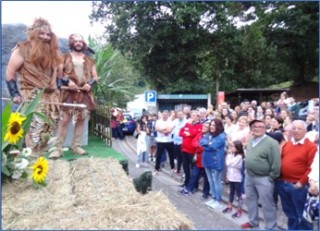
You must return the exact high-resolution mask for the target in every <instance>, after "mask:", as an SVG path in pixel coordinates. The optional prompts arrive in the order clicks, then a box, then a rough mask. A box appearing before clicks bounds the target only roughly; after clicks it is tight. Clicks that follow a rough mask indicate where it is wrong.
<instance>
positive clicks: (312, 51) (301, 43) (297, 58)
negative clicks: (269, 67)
mask: <svg viewBox="0 0 320 231" xmlns="http://www.w3.org/2000/svg"><path fill="white" fill-rule="evenodd" d="M266 11H267V12H266ZM257 13H258V17H259V18H260V20H259V22H258V23H259V24H260V25H263V26H264V30H263V33H264V35H265V37H266V39H267V42H268V44H272V45H273V46H275V47H277V57H278V59H277V60H276V62H278V63H279V62H280V63H282V64H283V67H284V69H285V72H284V73H283V74H284V75H285V77H286V78H287V79H288V80H293V81H294V82H295V84H296V85H299V84H301V83H303V82H306V81H309V80H311V79H313V78H314V77H315V76H318V75H319V68H318V65H319V60H318V58H319V47H318V46H319V2H291V1H288V2H277V3H274V2H272V3H269V2H265V3H259V4H258V5H257Z"/></svg>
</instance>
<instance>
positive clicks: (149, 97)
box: [144, 91, 157, 106]
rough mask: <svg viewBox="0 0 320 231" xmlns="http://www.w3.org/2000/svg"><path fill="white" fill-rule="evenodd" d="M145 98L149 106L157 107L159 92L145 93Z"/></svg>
mask: <svg viewBox="0 0 320 231" xmlns="http://www.w3.org/2000/svg"><path fill="white" fill-rule="evenodd" d="M144 98H145V102H146V104H147V106H155V105H156V102H157V92H156V91H145V93H144Z"/></svg>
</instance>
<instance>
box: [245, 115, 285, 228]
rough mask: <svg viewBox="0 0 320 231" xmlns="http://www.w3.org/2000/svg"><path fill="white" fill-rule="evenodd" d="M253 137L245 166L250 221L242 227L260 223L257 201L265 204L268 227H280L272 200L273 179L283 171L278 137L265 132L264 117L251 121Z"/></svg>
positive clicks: (263, 210) (253, 226)
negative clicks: (276, 138)
mask: <svg viewBox="0 0 320 231" xmlns="http://www.w3.org/2000/svg"><path fill="white" fill-rule="evenodd" d="M249 126H250V129H251V134H252V138H251V139H250V140H249V141H248V144H247V151H246V158H245V166H246V181H245V192H246V198H247V199H246V203H247V208H248V217H249V221H248V222H246V223H244V224H242V225H241V228H243V229H251V228H256V227H258V226H259V210H258V207H259V205H258V203H260V204H261V205H262V212H263V215H264V221H265V225H266V227H265V229H277V210H276V206H275V203H274V200H273V190H274V180H275V179H276V178H278V176H279V174H280V162H281V160H280V148H279V144H278V142H277V141H276V140H274V139H273V138H271V137H269V136H268V135H266V134H265V132H266V125H265V123H264V122H263V121H262V120H258V119H255V120H252V121H251V122H250V123H249Z"/></svg>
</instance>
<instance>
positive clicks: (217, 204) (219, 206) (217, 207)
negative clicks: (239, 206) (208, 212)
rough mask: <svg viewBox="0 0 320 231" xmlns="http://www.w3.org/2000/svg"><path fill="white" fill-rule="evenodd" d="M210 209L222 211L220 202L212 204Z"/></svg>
mask: <svg viewBox="0 0 320 231" xmlns="http://www.w3.org/2000/svg"><path fill="white" fill-rule="evenodd" d="M210 207H211V208H213V209H222V208H223V206H222V204H221V202H218V201H216V202H215V203H214V204H212V205H211V206H210Z"/></svg>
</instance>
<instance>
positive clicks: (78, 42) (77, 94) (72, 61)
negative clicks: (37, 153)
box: [49, 34, 98, 159]
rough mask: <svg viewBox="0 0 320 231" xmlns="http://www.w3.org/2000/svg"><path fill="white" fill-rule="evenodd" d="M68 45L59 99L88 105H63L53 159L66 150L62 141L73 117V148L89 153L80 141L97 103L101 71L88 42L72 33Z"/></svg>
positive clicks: (52, 154)
mask: <svg viewBox="0 0 320 231" xmlns="http://www.w3.org/2000/svg"><path fill="white" fill-rule="evenodd" d="M69 47H70V50H71V52H70V53H67V54H65V55H64V62H63V76H64V77H62V78H61V82H60V85H61V95H60V101H61V102H62V103H76V104H85V105H86V106H87V107H86V108H85V109H83V108H72V107H63V106H62V107H60V110H61V113H60V116H61V118H60V119H61V120H60V123H59V127H58V133H57V140H56V149H55V150H54V151H53V152H52V153H51V154H50V156H49V158H52V159H55V158H59V157H60V156H61V155H62V154H63V147H62V145H63V142H64V139H65V137H66V134H67V128H68V124H69V122H70V121H71V119H72V118H74V119H75V128H74V136H73V139H72V144H71V149H72V151H73V152H74V153H75V154H79V155H85V154H87V152H86V151H85V150H84V149H82V148H81V147H80V141H81V137H82V133H83V127H84V121H85V119H86V118H87V117H88V116H89V114H90V111H92V110H94V109H95V107H96V103H95V101H94V96H93V93H92V87H93V86H94V85H95V84H96V83H97V81H98V73H97V70H96V65H95V62H94V60H93V59H91V58H90V57H89V56H87V55H86V54H85V53H84V51H86V49H87V44H86V43H85V41H84V39H83V37H82V36H81V35H80V34H72V35H70V36H69Z"/></svg>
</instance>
